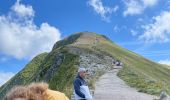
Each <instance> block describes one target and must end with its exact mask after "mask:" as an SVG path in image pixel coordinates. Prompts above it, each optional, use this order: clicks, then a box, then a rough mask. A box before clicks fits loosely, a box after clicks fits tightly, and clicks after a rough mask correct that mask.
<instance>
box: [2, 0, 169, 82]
mask: <svg viewBox="0 0 170 100" xmlns="http://www.w3.org/2000/svg"><path fill="white" fill-rule="evenodd" d="M0 2H1V3H0V85H1V84H3V83H4V82H5V81H6V80H8V79H9V78H10V77H12V76H13V75H15V74H16V73H17V72H18V71H20V70H21V69H22V68H23V67H24V66H25V65H26V64H27V63H28V62H29V61H30V60H31V59H32V58H33V57H34V56H35V55H37V54H39V53H41V52H49V51H50V50H51V48H52V46H53V44H54V43H55V42H56V41H58V40H61V39H63V38H64V37H67V36H69V35H70V34H73V33H75V32H82V31H89V32H96V33H100V34H104V35H106V36H107V37H109V38H110V39H111V40H112V41H113V42H115V43H117V44H118V45H120V46H122V47H124V48H126V49H129V50H131V51H133V52H136V53H138V54H140V55H142V56H144V57H146V58H148V59H150V60H152V61H155V62H159V63H163V64H170V0H50V1H49V0H41V1H40V0H0Z"/></svg>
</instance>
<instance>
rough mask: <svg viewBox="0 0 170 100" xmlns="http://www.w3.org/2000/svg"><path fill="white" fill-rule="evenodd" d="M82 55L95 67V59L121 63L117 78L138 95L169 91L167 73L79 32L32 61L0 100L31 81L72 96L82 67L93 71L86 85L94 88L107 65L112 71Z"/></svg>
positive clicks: (4, 88) (97, 37) (0, 92)
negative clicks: (17, 86)
mask: <svg viewBox="0 0 170 100" xmlns="http://www.w3.org/2000/svg"><path fill="white" fill-rule="evenodd" d="M84 55H87V56H88V57H89V59H91V60H90V61H93V60H95V61H96V62H97V63H96V64H98V65H101V64H100V62H98V60H97V59H99V60H100V59H103V57H106V56H107V57H106V58H108V57H110V58H112V59H114V60H120V61H121V62H122V63H123V68H122V69H121V70H120V72H119V73H118V76H119V77H120V78H122V79H123V80H124V81H126V82H127V84H129V85H130V86H132V87H136V88H137V89H138V90H139V91H141V92H146V93H149V94H159V93H160V91H161V90H167V91H168V92H169V91H170V69H168V68H166V67H164V66H162V65H160V64H158V63H155V62H152V61H150V60H148V59H145V58H144V57H142V56H140V55H138V54H135V53H133V52H131V51H129V50H127V49H124V48H122V47H120V46H118V45H116V44H115V43H113V42H112V41H110V40H109V39H108V38H107V37H105V36H103V35H98V34H96V33H90V32H81V33H76V34H73V35H71V36H69V37H67V38H65V39H63V40H61V41H58V42H57V43H56V44H55V45H54V47H53V49H52V51H51V52H50V53H43V54H40V55H38V56H37V57H35V58H34V59H33V60H32V61H31V62H30V63H29V64H27V65H26V67H25V68H24V69H23V70H21V71H20V72H19V73H18V74H16V75H15V76H14V77H13V78H12V79H11V80H9V81H8V82H7V83H6V84H4V85H3V86H2V87H1V88H0V98H3V96H4V94H6V92H7V91H8V90H9V89H10V88H11V87H13V86H14V85H21V84H29V83H30V82H34V81H45V82H48V83H49V86H50V88H51V89H54V90H58V91H61V92H64V93H66V95H67V96H69V97H70V95H71V94H72V92H73V90H72V81H73V79H74V78H75V77H76V74H77V73H76V71H77V68H78V66H79V65H81V64H82V63H83V64H86V65H87V66H89V65H90V66H89V67H88V68H89V69H91V70H92V74H93V75H91V76H90V77H91V78H90V79H89V82H90V84H91V85H90V86H92V87H93V84H94V82H95V79H96V77H99V76H100V75H102V74H103V73H104V72H105V71H107V70H110V68H111V67H112V65H111V64H110V65H108V66H111V67H108V68H106V69H105V70H102V69H103V68H104V67H99V68H97V69H95V65H94V64H92V62H91V63H89V62H87V61H86V60H88V59H85V57H86V56H84ZM90 57H91V58H90ZM93 57H94V58H95V57H98V58H96V59H94V58H93ZM110 58H109V59H110ZM81 59H83V60H81ZM84 59H85V60H84ZM103 60H104V59H103ZM111 61H112V60H111ZM109 62H110V61H109ZM105 63H108V62H105Z"/></svg>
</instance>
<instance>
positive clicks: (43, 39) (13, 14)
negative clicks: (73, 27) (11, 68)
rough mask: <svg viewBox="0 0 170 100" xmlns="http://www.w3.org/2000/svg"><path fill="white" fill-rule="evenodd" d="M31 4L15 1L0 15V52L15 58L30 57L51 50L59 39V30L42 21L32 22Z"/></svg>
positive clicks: (32, 11)
mask: <svg viewBox="0 0 170 100" xmlns="http://www.w3.org/2000/svg"><path fill="white" fill-rule="evenodd" d="M33 19H34V10H33V9H32V6H29V5H27V6H26V5H24V4H21V3H20V2H19V1H17V2H16V3H15V4H14V6H12V7H11V11H10V12H9V13H8V14H7V15H1V16H0V47H1V48H0V52H1V53H3V54H6V55H9V56H13V57H15V58H17V59H22V58H30V57H31V58H32V57H33V56H35V55H37V54H38V53H41V52H48V51H50V50H51V48H52V46H53V45H54V43H55V42H56V41H58V40H60V35H61V33H60V31H59V30H58V29H57V28H55V27H53V26H50V25H49V24H48V23H42V24H41V25H40V27H39V26H37V25H36V24H35V23H34V22H33Z"/></svg>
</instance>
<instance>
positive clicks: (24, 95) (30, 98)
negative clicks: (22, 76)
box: [3, 86, 40, 100]
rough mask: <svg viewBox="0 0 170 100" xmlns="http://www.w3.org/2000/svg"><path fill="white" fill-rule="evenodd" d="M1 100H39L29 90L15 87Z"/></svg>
mask: <svg viewBox="0 0 170 100" xmlns="http://www.w3.org/2000/svg"><path fill="white" fill-rule="evenodd" d="M3 100H40V99H38V97H37V96H35V95H34V94H33V93H32V92H31V91H30V90H29V89H27V88H26V87H24V86H15V87H14V88H12V89H11V90H10V91H9V92H8V93H7V94H6V95H5V97H4V99H3Z"/></svg>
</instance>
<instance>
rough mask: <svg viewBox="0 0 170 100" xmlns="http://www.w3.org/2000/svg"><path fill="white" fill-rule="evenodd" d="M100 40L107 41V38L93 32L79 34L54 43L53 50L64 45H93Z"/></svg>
mask: <svg viewBox="0 0 170 100" xmlns="http://www.w3.org/2000/svg"><path fill="white" fill-rule="evenodd" d="M102 40H109V38H107V37H106V36H104V35H100V34H96V33H94V32H79V33H75V34H73V35H71V36H69V37H66V38H64V39H63V40H61V41H58V42H57V43H55V45H54V47H53V50H54V49H57V48H59V47H62V46H65V45H74V46H75V45H77V46H78V45H93V44H94V43H96V42H99V41H102ZM109 41H110V40H109Z"/></svg>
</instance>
